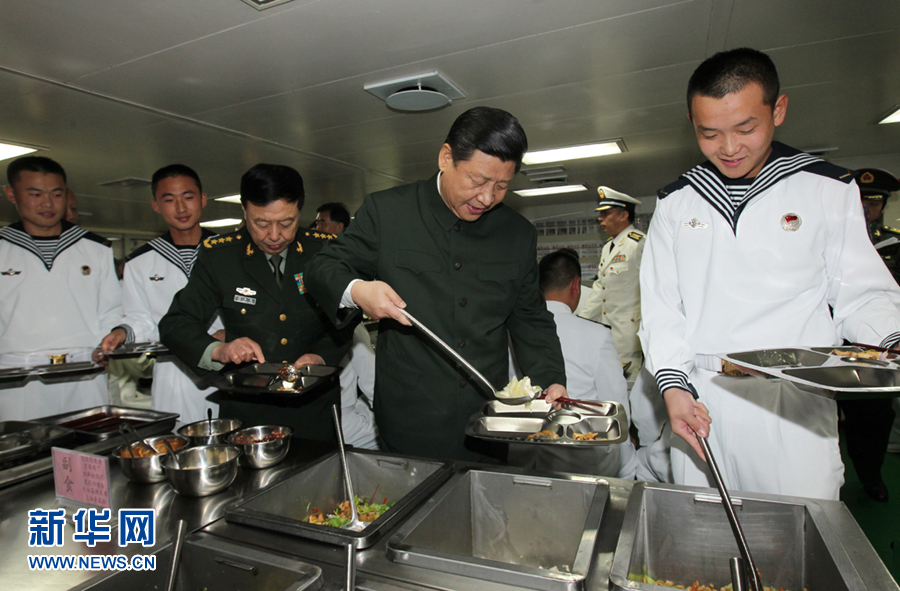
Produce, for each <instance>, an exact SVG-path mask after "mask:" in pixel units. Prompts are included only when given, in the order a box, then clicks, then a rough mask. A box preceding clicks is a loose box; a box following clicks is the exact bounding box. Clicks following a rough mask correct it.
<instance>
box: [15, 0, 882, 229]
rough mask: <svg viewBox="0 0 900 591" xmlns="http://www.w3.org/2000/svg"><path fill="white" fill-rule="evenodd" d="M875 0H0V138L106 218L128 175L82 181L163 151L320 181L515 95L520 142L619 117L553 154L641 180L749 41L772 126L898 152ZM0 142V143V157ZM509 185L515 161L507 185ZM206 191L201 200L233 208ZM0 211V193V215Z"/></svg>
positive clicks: (678, 165)
mask: <svg viewBox="0 0 900 591" xmlns="http://www.w3.org/2000/svg"><path fill="white" fill-rule="evenodd" d="M898 28H900V2H896V0H882V1H876V0H854V1H850V0H682V1H675V0H444V1H442V2H437V1H430V2H429V1H424V0H318V1H316V0H294V1H293V2H289V3H287V4H283V5H280V6H277V7H274V8H271V9H268V10H265V11H257V10H254V9H253V8H252V7H250V6H248V5H246V4H244V3H243V2H241V1H240V0H190V1H189V2H186V1H183V0H152V1H127V2H126V1H123V0H66V1H65V2H61V1H59V0H28V1H25V2H23V1H21V0H18V1H12V0H0V140H7V141H13V142H23V143H27V144H35V145H40V146H44V147H46V148H48V150H47V151H46V152H43V154H45V155H47V156H49V157H51V158H54V159H56V160H58V161H59V162H60V163H61V164H62V165H63V166H64V167H65V168H66V170H67V172H68V173H69V182H70V185H71V186H72V187H73V188H74V189H75V191H76V192H77V193H78V195H79V208H80V209H81V210H82V211H84V212H88V213H89V214H91V215H90V217H84V218H82V224H83V225H85V226H87V227H91V228H94V229H100V230H107V231H157V230H160V229H162V227H161V226H160V220H159V219H158V217H157V216H156V215H155V214H153V213H152V210H151V209H150V207H149V205H148V203H147V202H148V200H149V189H147V188H139V189H126V188H117V187H105V186H101V185H100V184H101V183H104V182H107V181H112V180H116V179H121V178H125V177H136V178H143V179H149V177H150V175H151V174H152V173H153V171H154V170H156V169H157V168H159V167H160V166H163V165H166V164H170V163H173V162H181V163H184V164H188V165H190V166H192V167H194V168H195V169H196V170H197V171H198V172H199V173H200V176H201V178H202V179H203V181H204V188H205V189H206V191H207V193H208V194H209V195H210V196H211V197H212V196H221V195H226V194H232V193H235V192H237V188H238V183H239V179H240V176H241V174H243V172H244V171H245V170H246V169H247V168H249V167H250V166H252V165H253V164H256V163H257V162H273V163H281V164H289V165H291V166H294V167H295V168H297V169H298V170H299V171H300V172H301V173H302V175H303V178H304V180H305V181H306V184H307V208H306V209H305V210H304V217H305V218H306V219H308V220H311V219H312V218H313V217H314V213H312V212H314V208H315V206H317V205H319V204H321V203H323V202H325V201H331V200H340V201H344V202H345V203H347V204H348V205H349V206H350V208H351V210H355V208H356V207H358V206H359V204H360V203H361V202H362V198H363V195H364V194H365V193H367V192H371V191H376V190H379V189H384V188H388V187H391V186H394V185H398V184H401V183H406V182H410V181H414V180H418V179H422V178H427V177H429V176H430V175H431V174H433V173H434V171H435V164H436V158H437V151H438V148H439V147H440V144H441V142H442V140H443V139H444V137H445V135H446V132H447V129H448V128H449V126H450V124H451V123H452V121H453V119H454V118H455V117H456V116H457V115H459V114H460V113H461V112H463V111H464V110H466V109H468V108H470V107H473V106H476V105H489V106H495V107H500V108H503V109H506V110H508V111H510V112H512V113H513V114H514V115H516V116H517V117H518V118H519V119H520V120H521V122H522V124H523V126H524V127H525V130H526V132H527V133H528V137H529V143H530V146H531V147H532V148H533V149H540V148H547V147H555V146H561V145H568V144H577V143H586V142H592V141H597V140H604V139H615V138H622V139H623V140H624V142H625V145H626V146H627V149H628V151H627V153H625V154H622V155H617V156H611V157H605V158H597V159H590V160H582V161H577V162H569V163H566V164H565V166H566V168H567V170H568V172H569V178H570V180H571V181H573V182H580V183H586V184H588V185H590V186H591V187H596V186H598V185H609V186H612V187H614V188H616V189H618V190H621V191H624V192H626V193H629V194H632V195H634V196H638V197H644V198H645V201H646V204H647V205H646V207H645V209H649V208H650V207H652V199H651V196H652V195H653V194H654V193H655V190H656V189H657V188H659V187H660V186H663V185H665V184H667V183H668V182H670V181H672V180H674V179H675V178H676V177H677V176H678V175H679V174H680V173H682V172H684V170H686V169H687V168H688V167H690V166H691V165H693V164H695V163H697V162H698V161H699V160H700V159H701V155H700V153H699V151H698V149H697V147H696V143H695V141H694V138H693V133H692V130H691V128H690V125H689V123H688V122H687V119H686V118H685V110H686V109H685V105H684V92H685V87H686V84H687V79H688V77H689V76H690V73H691V72H692V71H693V69H694V68H695V67H696V66H697V65H698V64H699V63H700V62H701V61H702V60H703V59H704V58H706V57H708V56H710V55H712V54H713V53H715V52H716V51H720V50H723V49H729V48H733V47H739V46H751V47H756V48H758V49H762V50H764V51H766V52H768V53H769V54H770V55H771V56H772V58H773V59H774V60H775V63H776V64H777V65H778V67H779V71H780V74H781V79H782V84H783V88H784V91H785V92H786V93H787V94H788V95H789V97H790V106H789V109H788V117H787V121H786V123H785V125H784V126H783V127H782V128H781V129H780V130H779V133H778V135H777V137H778V138H779V139H781V140H782V141H785V142H786V143H789V144H791V145H794V146H795V147H798V148H802V149H818V148H838V149H837V150H836V151H833V152H828V153H827V154H826V157H827V158H828V159H830V160H832V161H834V162H837V163H839V164H843V165H845V166H849V167H861V166H879V167H883V168H887V169H888V170H892V171H893V172H895V173H900V124H897V125H886V126H878V125H875V121H876V120H877V119H879V118H880V117H881V116H882V115H884V114H885V113H886V112H887V111H888V110H890V108H891V107H892V106H894V105H896V104H898V103H900V75H898V74H900V48H898V43H897V34H898ZM431 70H437V71H439V72H441V73H442V74H443V75H445V76H446V77H448V78H449V79H451V80H452V81H453V82H455V83H456V84H457V85H458V86H460V87H461V88H462V89H463V90H464V92H465V93H466V95H467V96H466V98H464V99H461V100H458V101H455V102H454V103H453V104H452V105H451V106H449V107H448V108H445V109H442V110H438V111H433V112H428V113H418V114H406V113H399V112H395V111H391V110H389V109H388V108H387V107H386V106H385V105H384V103H383V102H381V101H380V100H378V99H376V98H375V97H373V96H372V95H370V94H369V93H367V92H365V91H364V90H363V87H364V86H365V85H367V84H371V83H376V82H381V81H386V80H391V79H394V78H398V77H402V76H405V75H414V74H420V73H424V72H428V71H431ZM5 164H6V163H5V162H4V163H2V165H5ZM527 186H531V184H530V183H529V182H528V181H527V180H526V179H525V178H524V177H521V176H520V178H518V179H517V181H516V184H515V185H514V188H525V187H527ZM594 195H595V194H594V193H593V192H592V193H580V194H571V195H566V196H557V197H544V198H529V199H525V198H520V197H518V196H516V195H512V194H510V195H509V196H508V197H507V203H509V204H511V205H512V206H513V207H515V208H516V209H518V210H520V211H522V212H523V213H525V214H526V215H528V216H529V217H531V218H532V219H537V218H543V217H548V216H554V215H562V214H566V213H572V212H588V211H592V209H593V198H594ZM238 212H239V207H238V206H235V205H227V204H214V205H211V206H210V207H208V210H207V212H206V215H205V217H206V218H208V219H209V218H217V217H237V213H238ZM14 218H15V212H14V210H13V209H12V207H11V206H10V205H9V204H8V203H5V202H4V203H3V205H2V206H0V221H10V220H12V219H14Z"/></svg>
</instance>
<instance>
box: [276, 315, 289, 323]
mask: <svg viewBox="0 0 900 591" xmlns="http://www.w3.org/2000/svg"><path fill="white" fill-rule="evenodd" d="M278 319H279V320H281V321H282V322H284V321H285V320H287V314H282V315H281V316H279V317H278Z"/></svg>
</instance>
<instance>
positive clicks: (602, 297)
mask: <svg viewBox="0 0 900 591" xmlns="http://www.w3.org/2000/svg"><path fill="white" fill-rule="evenodd" d="M597 193H599V194H600V200H599V206H598V207H597V210H596V211H599V212H600V227H601V228H603V231H604V232H606V233H607V234H609V235H610V236H611V238H610V239H609V240H608V241H607V242H606V244H605V245H604V246H603V250H602V251H601V253H600V264H599V265H598V266H597V280H596V281H594V285H593V287H592V288H591V295H590V296H589V297H588V301H587V302H586V303H585V305H584V307H583V308H582V310H581V311H580V314H579V315H580V316H581V317H582V318H587V319H588V320H595V321H597V322H599V323H601V324H605V325H607V326H609V327H610V328H612V337H613V341H614V342H615V344H616V350H617V351H618V352H619V361H621V362H622V365H623V366H626V365H627V364H629V363H630V365H627V367H628V369H627V376H628V379H631V380H633V379H634V377H635V376H637V374H638V372H639V371H640V369H641V363H642V361H643V355H642V354H641V342H640V339H638V336H637V332H638V328H640V325H641V288H640V271H641V255H642V254H643V252H644V243H645V240H644V233H643V232H640V231H639V230H637V229H636V228H635V227H634V210H635V206H636V205H640V203H641V202H640V201H638V200H637V199H635V198H634V197H630V196H628V195H626V194H625V193H620V192H619V191H615V190H613V189H610V188H609V187H600V188H599V189H597Z"/></svg>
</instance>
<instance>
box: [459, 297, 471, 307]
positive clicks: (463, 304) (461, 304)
mask: <svg viewBox="0 0 900 591" xmlns="http://www.w3.org/2000/svg"><path fill="white" fill-rule="evenodd" d="M468 303H469V302H467V301H466V298H459V305H460V307H461V308H465V307H466V304H468Z"/></svg>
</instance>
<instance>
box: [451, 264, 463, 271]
mask: <svg viewBox="0 0 900 591" xmlns="http://www.w3.org/2000/svg"><path fill="white" fill-rule="evenodd" d="M453 268H454V269H456V270H457V271H459V270H460V269H462V263H453Z"/></svg>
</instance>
